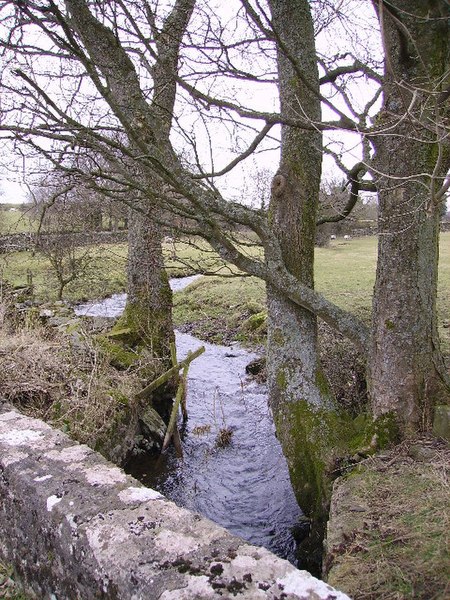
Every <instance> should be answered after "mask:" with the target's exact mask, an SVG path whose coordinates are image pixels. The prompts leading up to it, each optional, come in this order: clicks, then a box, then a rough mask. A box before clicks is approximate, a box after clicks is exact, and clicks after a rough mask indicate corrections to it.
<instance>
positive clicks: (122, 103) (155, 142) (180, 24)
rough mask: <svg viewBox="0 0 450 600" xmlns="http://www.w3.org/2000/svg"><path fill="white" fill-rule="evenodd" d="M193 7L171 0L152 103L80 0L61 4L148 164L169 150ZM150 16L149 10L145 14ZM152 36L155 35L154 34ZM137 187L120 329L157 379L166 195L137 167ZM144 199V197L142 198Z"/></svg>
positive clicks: (165, 325) (167, 317) (164, 357)
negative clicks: (148, 358)
mask: <svg viewBox="0 0 450 600" xmlns="http://www.w3.org/2000/svg"><path fill="white" fill-rule="evenodd" d="M194 4H195V0H177V1H176V2H175V3H174V5H173V8H172V10H171V12H169V13H168V15H167V17H166V19H165V22H164V24H163V26H162V28H161V30H160V31H159V32H158V35H157V39H156V56H155V65H154V68H153V69H152V77H153V97H152V100H151V102H150V103H149V102H148V101H147V98H146V95H145V94H144V93H143V92H142V90H141V88H140V84H139V78H138V76H137V74H136V71H135V68H134V66H133V63H132V62H131V60H130V58H129V57H128V55H127V53H126V52H125V50H124V49H123V48H122V46H121V45H120V43H119V42H118V39H117V38H116V36H115V34H114V33H113V31H112V30H110V29H109V28H108V27H106V26H105V25H103V24H102V23H101V22H100V21H98V20H97V18H96V17H95V16H94V15H93V14H92V13H91V12H90V10H89V7H88V5H87V3H86V2H85V1H84V0H66V7H67V9H68V11H69V14H70V25H71V26H72V27H73V28H74V30H75V31H76V33H77V34H78V36H79V37H80V39H81V40H82V42H83V44H84V46H85V48H86V50H87V53H88V54H89V57H90V59H91V60H92V61H93V63H94V64H95V65H96V67H97V68H98V70H99V71H100V72H101V74H102V76H103V77H104V78H105V81H106V82H107V87H108V93H107V95H106V96H107V101H108V102H109V104H110V105H111V106H112V108H113V110H114V112H115V114H116V115H117V116H118V118H119V120H120V122H121V124H122V126H123V127H124V130H125V131H126V132H127V134H128V138H129V145H130V149H131V152H135V153H136V154H137V155H139V154H142V153H144V154H146V153H147V152H148V154H149V156H153V155H154V154H155V153H164V151H165V150H166V149H167V147H169V148H170V130H171V125H172V116H173V109H174V103H175V94H176V81H177V79H176V78H177V67H178V59H179V51H180V46H181V42H182V38H183V35H184V32H185V29H186V26H187V24H188V22H189V19H190V17H191V15H192V11H193V7H194ZM149 14H151V9H150V8H149ZM153 33H154V32H153ZM138 173H139V176H140V178H141V180H142V181H141V182H140V185H141V187H142V184H145V185H146V186H147V188H148V190H149V193H148V198H147V199H145V200H144V199H141V200H137V201H136V202H135V206H134V208H136V209H137V210H132V211H130V217H129V225H128V226H129V259H128V300H127V305H126V308H125V312H124V314H123V316H122V318H121V320H120V323H119V327H123V328H125V329H127V330H129V331H128V332H127V333H126V335H127V341H128V343H129V344H130V345H132V346H134V347H142V346H145V347H146V348H147V349H149V350H150V352H151V355H152V357H153V358H156V359H158V360H159V361H161V371H164V370H166V369H167V368H168V367H169V366H170V364H171V356H170V343H171V342H172V341H173V339H174V334H173V326H172V294H171V291H170V287H169V282H168V278H167V274H166V272H165V269H164V261H163V255H162V245H161V244H162V237H163V234H162V231H161V227H160V225H159V224H158V219H157V218H154V217H155V216H156V215H158V214H159V216H160V213H159V212H158V211H159V210H160V208H159V206H158V203H159V202H160V201H161V197H162V195H163V194H164V187H163V185H164V184H163V183H162V182H161V180H160V179H159V178H158V177H157V176H156V175H155V174H154V173H153V172H152V171H151V169H148V168H145V167H144V166H143V165H140V168H139V170H138ZM140 196H141V198H142V194H140Z"/></svg>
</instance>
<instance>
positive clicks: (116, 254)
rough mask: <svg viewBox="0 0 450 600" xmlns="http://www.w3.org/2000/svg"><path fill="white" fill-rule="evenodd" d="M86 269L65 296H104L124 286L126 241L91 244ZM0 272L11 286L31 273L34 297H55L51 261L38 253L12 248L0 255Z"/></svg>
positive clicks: (73, 298) (23, 282) (72, 298)
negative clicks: (17, 250) (92, 245)
mask: <svg viewBox="0 0 450 600" xmlns="http://www.w3.org/2000/svg"><path fill="white" fill-rule="evenodd" d="M90 252H91V259H92V260H91V262H90V264H89V269H87V270H86V272H85V274H84V275H83V276H82V277H80V279H78V280H77V281H75V282H73V283H71V284H69V285H68V286H67V288H66V290H65V292H64V298H65V299H67V300H70V301H73V302H76V301H82V300H89V299H95V298H104V297H106V296H109V295H111V294H114V293H117V292H121V291H123V290H124V289H125V286H126V273H125V264H126V257H127V245H126V244H116V245H99V246H95V247H92V248H91V251H90ZM0 274H1V277H2V279H5V280H6V281H8V282H9V283H11V284H12V285H14V286H25V285H27V283H28V277H29V275H31V277H32V283H33V286H34V293H35V297H36V298H37V299H38V300H45V301H48V300H55V298H56V290H57V287H56V279H55V276H54V273H53V271H52V269H51V268H50V264H49V262H48V260H47V259H46V258H44V257H43V256H42V255H41V254H39V253H35V254H34V255H33V253H32V252H14V253H12V254H3V255H0Z"/></svg>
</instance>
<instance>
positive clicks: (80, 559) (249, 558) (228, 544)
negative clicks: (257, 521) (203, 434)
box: [0, 403, 348, 600]
mask: <svg viewBox="0 0 450 600" xmlns="http://www.w3.org/2000/svg"><path fill="white" fill-rule="evenodd" d="M0 559H1V560H3V561H5V562H8V563H10V564H12V565H13V566H14V568H15V570H16V573H17V576H18V578H19V580H20V581H21V582H22V583H23V585H24V587H25V589H26V590H27V592H28V593H29V594H30V595H31V596H32V597H36V598H39V599H46V600H66V599H67V600H69V599H70V600H76V599H80V600H81V599H82V600H91V599H94V598H95V599H101V598H105V599H106V598H108V599H119V598H120V599H121V600H140V599H144V598H145V599H146V600H153V599H159V600H188V599H197V600H202V599H205V600H206V599H213V598H222V599H224V598H235V597H237V598H242V599H244V598H245V599H252V600H257V599H259V598H261V599H263V598H272V599H275V598H279V599H281V598H283V599H284V600H293V599H299V598H301V599H303V600H308V599H309V600H313V599H314V600H325V599H327V600H345V599H348V596H346V595H345V594H343V593H341V592H336V591H335V590H333V589H332V588H331V587H329V586H328V585H326V584H325V583H323V582H321V581H319V580H317V579H315V578H314V577H312V576H311V575H309V574H308V573H307V572H305V571H298V570H297V569H295V568H294V567H293V566H292V565H291V564H290V563H288V562H287V561H285V560H282V559H280V558H278V557H276V556H274V555H273V554H271V553H270V552H269V551H267V550H265V549H263V548H257V547H255V546H251V545H250V544H248V543H246V542H244V541H243V540H241V539H239V538H237V537H235V536H233V535H231V534H230V533H228V532H227V531H226V530H225V529H223V528H221V527H219V526H217V525H215V524H213V523H212V522H210V521H208V520H207V519H205V518H203V517H201V516H199V515H197V514H194V513H191V512H189V511H187V510H185V509H182V508H179V507H177V506H176V505H175V504H173V503H172V502H170V501H169V500H167V499H166V498H164V497H163V496H161V495H160V494H159V493H157V492H155V491H154V490H151V489H149V488H145V487H143V486H142V485H141V484H140V483H139V482H137V481H136V480H134V479H133V478H132V477H130V476H128V475H126V474H125V473H124V472H123V471H122V470H121V469H119V468H118V467H116V466H114V465H112V464H111V463H108V462H107V461H106V460H105V459H104V458H102V457H101V456H100V455H99V454H97V453H95V452H94V451H93V450H91V449H90V448H88V447H87V446H83V445H79V444H77V443H75V442H73V441H72V440H70V438H68V437H67V436H66V435H65V434H63V433H62V432H60V431H57V430H54V429H52V428H51V427H50V426H49V425H47V424H45V423H44V422H42V421H39V420H37V419H31V418H29V417H25V416H23V415H21V414H20V413H18V412H17V411H16V410H15V409H13V408H12V407H11V406H8V405H6V404H1V403H0Z"/></svg>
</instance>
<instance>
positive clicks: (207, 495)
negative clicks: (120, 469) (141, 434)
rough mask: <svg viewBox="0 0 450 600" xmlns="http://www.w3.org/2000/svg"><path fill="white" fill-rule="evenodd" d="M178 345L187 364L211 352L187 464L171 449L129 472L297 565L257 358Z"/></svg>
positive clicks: (100, 311)
mask: <svg viewBox="0 0 450 600" xmlns="http://www.w3.org/2000/svg"><path fill="white" fill-rule="evenodd" d="M196 277H197V276H192V277H186V278H182V279H179V280H171V286H172V289H173V290H174V291H177V290H180V289H183V288H184V287H186V286H187V285H189V283H191V282H192V281H193V280H194V279H195V278H196ZM125 301H126V295H125V294H118V295H115V296H112V297H111V298H108V299H107V300H104V301H102V302H100V303H96V304H85V305H80V306H78V307H77V310H76V312H77V314H78V315H86V316H103V317H116V316H118V315H120V313H121V312H122V311H123V308H124V306H125ZM176 345H177V353H178V358H179V359H182V358H183V357H184V356H186V354H187V353H188V351H189V350H191V351H193V350H196V349H197V348H198V347H199V346H201V345H204V346H205V348H206V351H205V353H204V354H202V355H201V356H200V357H198V358H197V359H195V360H194V361H193V362H192V363H191V366H190V369H189V375H188V390H187V409H188V413H189V419H188V421H187V423H186V424H185V425H184V426H182V427H181V431H180V433H181V439H182V445H183V453H184V456H183V459H182V460H181V459H178V458H177V457H176V455H175V452H174V449H173V448H172V447H171V448H169V450H168V451H167V452H166V453H165V454H164V455H162V456H149V455H146V454H142V455H138V456H136V457H135V458H134V459H132V460H131V461H130V463H128V465H127V467H126V469H125V470H126V471H127V472H128V473H130V474H131V475H133V476H134V477H136V478H137V479H139V480H140V481H142V482H143V483H144V484H145V485H147V486H149V487H152V488H154V489H157V490H158V491H160V492H161V493H163V494H164V495H165V496H167V497H168V498H170V499H171V500H173V501H174V502H176V503H177V504H178V505H179V506H184V507H186V508H188V509H190V510H192V511H195V512H198V513H201V514H202V515H204V516H205V517H208V518H209V519H211V520H212V521H214V522H215V523H218V524H220V525H222V526H223V527H225V528H226V529H228V530H229V531H231V532H232V533H234V534H236V535H238V536H240V537H242V538H244V539H245V540H247V541H249V542H251V543H253V544H257V545H260V546H264V547H266V548H267V549H269V550H271V551H272V552H274V553H275V554H277V555H278V556H281V557H282V558H286V559H288V560H290V561H291V562H293V563H294V562H295V541H294V539H293V536H292V533H291V529H292V527H293V526H294V525H295V524H296V523H297V522H298V519H299V517H300V516H301V515H302V513H301V511H300V509H299V507H298V505H297V503H296V500H295V497H294V494H293V491H292V488H291V484H290V481H289V475H288V470H287V466H286V462H285V459H284V456H283V454H282V451H281V448H280V445H279V443H278V441H277V439H276V437H275V430H274V425H273V421H272V418H271V415H270V412H269V409H268V407H267V389H266V387H265V385H263V384H259V383H256V382H254V381H250V380H249V379H248V378H247V376H246V374H245V367H246V365H247V364H248V363H249V362H250V361H251V360H253V359H254V358H256V356H255V355H254V354H252V353H251V352H247V351H246V350H243V349H242V348H240V347H238V346H219V345H216V344H208V343H206V342H203V341H201V340H199V339H198V338H195V337H194V336H192V335H188V334H185V333H180V332H176ZM223 430H226V431H231V441H230V443H229V444H228V445H223V446H221V445H220V440H222V439H223ZM221 432H222V436H221ZM218 440H219V443H218Z"/></svg>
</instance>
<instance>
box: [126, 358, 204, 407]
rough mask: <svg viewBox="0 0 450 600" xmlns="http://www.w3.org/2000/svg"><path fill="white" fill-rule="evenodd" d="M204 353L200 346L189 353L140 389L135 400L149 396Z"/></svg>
mask: <svg viewBox="0 0 450 600" xmlns="http://www.w3.org/2000/svg"><path fill="white" fill-rule="evenodd" d="M204 351H205V347H204V346H200V348H198V349H197V350H195V352H191V353H189V354H188V355H187V356H186V358H184V359H183V360H180V362H178V363H177V364H176V365H174V366H173V367H171V368H170V369H169V370H168V371H166V372H165V373H163V374H162V375H160V376H159V377H158V378H157V379H155V380H154V381H152V382H151V383H149V385H147V386H146V387H145V388H144V389H142V390H141V391H140V392H138V393H137V394H136V396H135V398H136V399H137V400H142V399H143V398H146V397H147V396H149V395H150V394H151V393H152V392H153V391H154V390H156V389H157V388H159V387H160V386H161V385H163V383H166V382H167V381H169V379H170V378H171V377H173V376H174V375H176V374H177V373H178V372H179V371H180V369H183V368H184V367H186V366H189V365H190V363H191V362H192V361H193V360H194V359H195V358H197V357H198V356H200V355H201V354H203V352H204Z"/></svg>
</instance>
